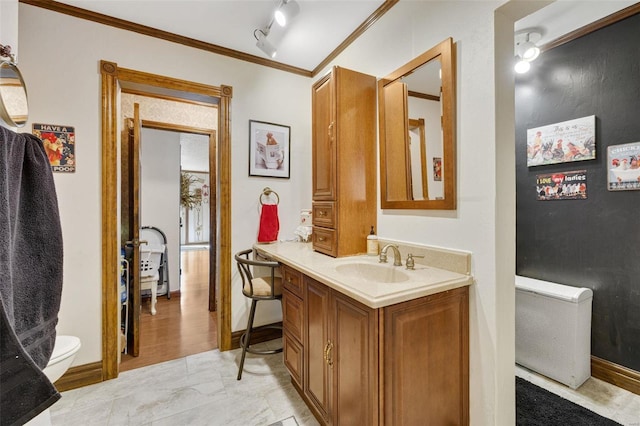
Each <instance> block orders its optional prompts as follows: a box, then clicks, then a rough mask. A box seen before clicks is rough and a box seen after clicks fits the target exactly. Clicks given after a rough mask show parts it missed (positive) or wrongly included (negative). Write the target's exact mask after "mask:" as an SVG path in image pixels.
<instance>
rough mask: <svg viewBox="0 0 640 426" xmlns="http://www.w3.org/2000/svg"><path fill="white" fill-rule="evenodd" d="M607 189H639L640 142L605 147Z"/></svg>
mask: <svg viewBox="0 0 640 426" xmlns="http://www.w3.org/2000/svg"><path fill="white" fill-rule="evenodd" d="M607 189H609V191H631V190H637V189H640V142H634V143H627V144H624V145H611V146H608V147H607Z"/></svg>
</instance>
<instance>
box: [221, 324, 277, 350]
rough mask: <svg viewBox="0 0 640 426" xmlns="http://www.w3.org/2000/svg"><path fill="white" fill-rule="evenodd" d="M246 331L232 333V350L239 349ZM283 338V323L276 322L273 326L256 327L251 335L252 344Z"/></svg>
mask: <svg viewBox="0 0 640 426" xmlns="http://www.w3.org/2000/svg"><path fill="white" fill-rule="evenodd" d="M244 332H245V330H238V331H234V332H233V333H231V349H238V348H239V347H240V336H242V334H243V333H244ZM281 337H282V321H280V322H274V323H273V324H267V325H262V326H260V327H256V328H255V329H254V330H253V333H251V343H252V344H256V343H262V342H268V341H269V340H273V339H279V338H281Z"/></svg>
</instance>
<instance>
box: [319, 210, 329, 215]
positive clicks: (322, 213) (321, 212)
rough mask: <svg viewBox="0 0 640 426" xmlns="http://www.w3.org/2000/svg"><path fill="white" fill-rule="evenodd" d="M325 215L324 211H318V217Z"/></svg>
mask: <svg viewBox="0 0 640 426" xmlns="http://www.w3.org/2000/svg"><path fill="white" fill-rule="evenodd" d="M326 215H327V212H326V211H324V210H320V211H319V212H318V216H326Z"/></svg>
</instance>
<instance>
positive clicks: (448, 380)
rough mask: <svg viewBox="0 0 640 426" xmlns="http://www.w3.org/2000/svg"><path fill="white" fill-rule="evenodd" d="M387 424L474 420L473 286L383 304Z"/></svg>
mask: <svg viewBox="0 0 640 426" xmlns="http://www.w3.org/2000/svg"><path fill="white" fill-rule="evenodd" d="M384 322H385V324H384V351H383V353H384V361H383V365H384V376H383V377H384V378H383V380H384V385H383V387H384V405H385V408H384V424H385V425H425V426H428V425H433V426H440V425H468V424H469V301H468V287H464V288H459V289H456V290H451V291H447V292H444V293H438V294H435V295H433V296H428V297H424V298H422V299H417V300H413V301H410V302H405V303H399V304H397V305H392V306H389V307H387V308H384Z"/></svg>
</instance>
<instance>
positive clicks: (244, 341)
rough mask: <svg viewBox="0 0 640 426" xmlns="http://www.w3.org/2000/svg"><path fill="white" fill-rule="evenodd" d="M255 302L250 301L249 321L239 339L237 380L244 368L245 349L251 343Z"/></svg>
mask: <svg viewBox="0 0 640 426" xmlns="http://www.w3.org/2000/svg"><path fill="white" fill-rule="evenodd" d="M257 303H258V301H257V300H255V299H253V300H252V301H251V311H250V312H249V321H248V322H247V330H246V331H245V332H244V333H242V336H241V337H240V346H242V358H240V368H239V369H238V379H237V380H240V379H241V378H242V369H243V368H244V358H245V356H246V355H247V349H248V348H249V344H250V342H251V329H252V328H253V317H254V316H255V314H256V304H257Z"/></svg>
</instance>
